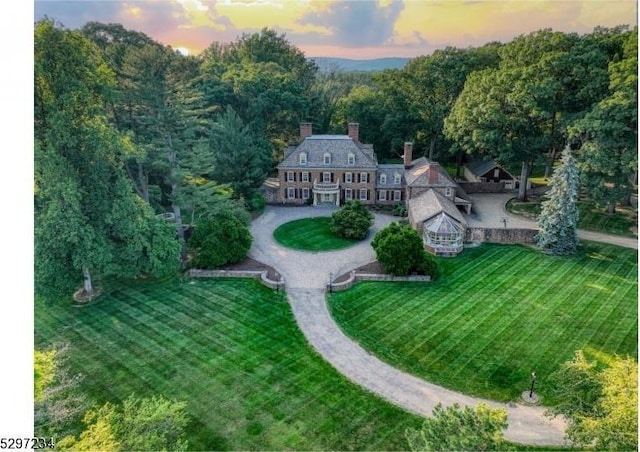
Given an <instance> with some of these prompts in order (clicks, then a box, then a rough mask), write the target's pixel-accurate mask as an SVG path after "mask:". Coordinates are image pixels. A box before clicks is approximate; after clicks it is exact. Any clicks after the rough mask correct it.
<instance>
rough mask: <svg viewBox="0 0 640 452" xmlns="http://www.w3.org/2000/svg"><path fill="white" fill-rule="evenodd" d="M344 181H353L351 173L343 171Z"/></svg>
mask: <svg viewBox="0 0 640 452" xmlns="http://www.w3.org/2000/svg"><path fill="white" fill-rule="evenodd" d="M344 181H345V182H346V183H348V184H350V183H352V182H353V173H344Z"/></svg>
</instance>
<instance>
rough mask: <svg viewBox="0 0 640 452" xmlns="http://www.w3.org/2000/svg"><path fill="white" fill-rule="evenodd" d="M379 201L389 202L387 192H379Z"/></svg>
mask: <svg viewBox="0 0 640 452" xmlns="http://www.w3.org/2000/svg"><path fill="white" fill-rule="evenodd" d="M378 200H379V201H386V200H387V190H379V191H378Z"/></svg>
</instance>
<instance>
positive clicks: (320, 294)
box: [249, 195, 637, 445]
mask: <svg viewBox="0 0 640 452" xmlns="http://www.w3.org/2000/svg"><path fill="white" fill-rule="evenodd" d="M510 197H511V195H474V196H473V201H474V213H473V214H472V215H471V217H470V218H469V220H468V221H469V224H470V226H484V227H504V224H503V223H502V221H501V220H502V218H507V227H512V228H513V227H517V228H520V227H522V228H531V227H535V223H534V222H531V221H526V220H522V219H520V218H518V217H515V216H513V215H511V214H509V213H507V212H506V210H505V209H504V204H505V203H506V201H507V200H508V199H509V198H510ZM334 211H335V208H330V207H274V206H269V207H267V208H266V210H265V212H264V214H263V215H262V216H260V217H259V218H257V219H256V220H255V221H254V222H253V224H252V228H251V229H252V233H253V236H254V244H253V246H252V248H251V251H250V253H249V255H250V257H252V258H253V259H256V260H258V261H261V262H264V263H265V264H267V265H271V266H272V267H274V268H275V269H276V270H277V271H279V272H280V273H281V274H282V276H283V277H284V279H285V285H286V288H287V293H288V297H289V302H290V304H291V307H292V310H293V314H294V316H295V319H296V322H297V323H298V326H299V327H300V330H301V331H302V332H303V334H304V335H305V337H306V338H307V340H308V341H309V343H310V344H311V345H312V346H313V347H314V348H315V349H316V350H317V351H318V353H320V355H322V356H323V357H324V359H326V360H327V361H328V362H329V363H330V364H331V365H332V366H334V367H335V368H336V369H337V370H338V371H339V372H340V373H342V374H343V375H344V376H345V377H347V378H348V379H349V380H351V381H353V382H354V383H356V384H359V385H361V386H363V387H364V388H366V389H368V390H370V391H371V392H373V393H375V394H377V395H379V396H381V397H383V398H385V399H386V400H388V401H390V402H392V403H394V404H396V405H398V406H401V407H402V408H404V409H406V410H408V411H411V412H413V413H416V414H420V415H425V416H427V415H430V414H431V411H432V410H433V407H434V406H435V405H436V404H437V403H442V404H444V405H451V404H453V403H456V402H457V403H459V404H461V405H476V404H477V403H479V402H483V403H486V404H488V405H491V406H500V407H503V408H505V409H506V410H507V413H508V422H509V427H508V428H507V430H506V432H505V437H506V438H507V439H508V440H509V441H514V442H517V443H521V444H532V445H562V444H565V441H564V429H565V427H566V423H565V422H564V420H563V419H561V418H556V419H553V420H550V419H548V418H546V417H545V416H544V415H543V411H544V408H542V407H533V406H527V405H523V404H516V403H510V404H500V403H496V402H492V401H488V400H483V399H478V398H474V397H470V396H467V395H464V394H461V393H457V392H454V391H450V390H448V389H445V388H443V387H440V386H436V385H433V384H431V383H428V382H426V381H424V380H421V379H419V378H416V377H414V376H412V375H409V374H407V373H404V372H401V371H400V370H398V369H395V368H394V367H391V366H389V365H388V364H386V363H384V362H382V361H380V360H379V359H378V358H376V357H374V356H373V355H371V354H369V353H368V352H367V351H366V350H364V349H363V348H362V347H360V346H359V345H358V344H357V343H355V342H354V341H352V340H351V339H349V338H348V337H347V336H346V335H345V334H344V333H343V332H342V330H340V328H339V327H338V325H337V324H336V323H335V321H334V320H333V318H332V317H331V315H330V314H329V311H328V308H327V304H326V299H325V293H324V290H325V287H326V283H327V281H328V279H329V277H330V275H332V276H334V277H335V276H338V275H341V274H343V273H346V272H348V271H350V270H352V269H354V268H357V267H359V266H361V265H364V264H366V263H368V262H371V261H373V260H375V253H374V251H373V249H372V248H371V246H370V245H369V242H370V240H371V238H372V237H373V236H374V235H375V233H376V232H377V231H378V230H380V229H381V228H383V227H385V226H386V225H387V224H389V223H390V222H392V221H395V220H397V218H396V217H392V216H388V215H381V214H376V215H375V224H374V227H373V228H372V231H371V232H370V234H369V237H368V239H367V240H365V241H363V242H360V243H359V244H357V245H355V246H353V247H351V248H347V249H344V250H339V251H328V252H315V253H310V252H302V251H295V250H291V249H288V248H284V247H282V246H280V245H279V244H278V243H277V242H275V240H274V239H273V235H272V233H273V230H274V229H275V228H276V227H278V226H279V225H281V224H284V223H286V222H289V221H292V220H295V219H298V218H307V217H315V216H330V215H331V213H332V212H334ZM583 234H584V233H583V232H582V231H581V233H580V237H581V238H584V239H586V240H599V241H607V242H608V243H616V242H618V243H616V244H623V245H622V246H630V247H634V248H637V240H633V239H630V240H629V239H625V238H622V237H618V238H616V237H611V236H606V235H604V234H597V233H588V235H586V236H583ZM587 237H589V238H587Z"/></svg>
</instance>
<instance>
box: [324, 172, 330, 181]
mask: <svg viewBox="0 0 640 452" xmlns="http://www.w3.org/2000/svg"><path fill="white" fill-rule="evenodd" d="M322 182H327V183H330V182H331V173H330V172H328V171H325V172H324V173H322Z"/></svg>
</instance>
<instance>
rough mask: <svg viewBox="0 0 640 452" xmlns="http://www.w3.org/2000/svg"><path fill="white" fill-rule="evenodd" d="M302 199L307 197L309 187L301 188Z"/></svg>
mask: <svg viewBox="0 0 640 452" xmlns="http://www.w3.org/2000/svg"><path fill="white" fill-rule="evenodd" d="M302 199H304V200H305V201H306V200H307V199H309V189H308V188H303V189H302Z"/></svg>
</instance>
